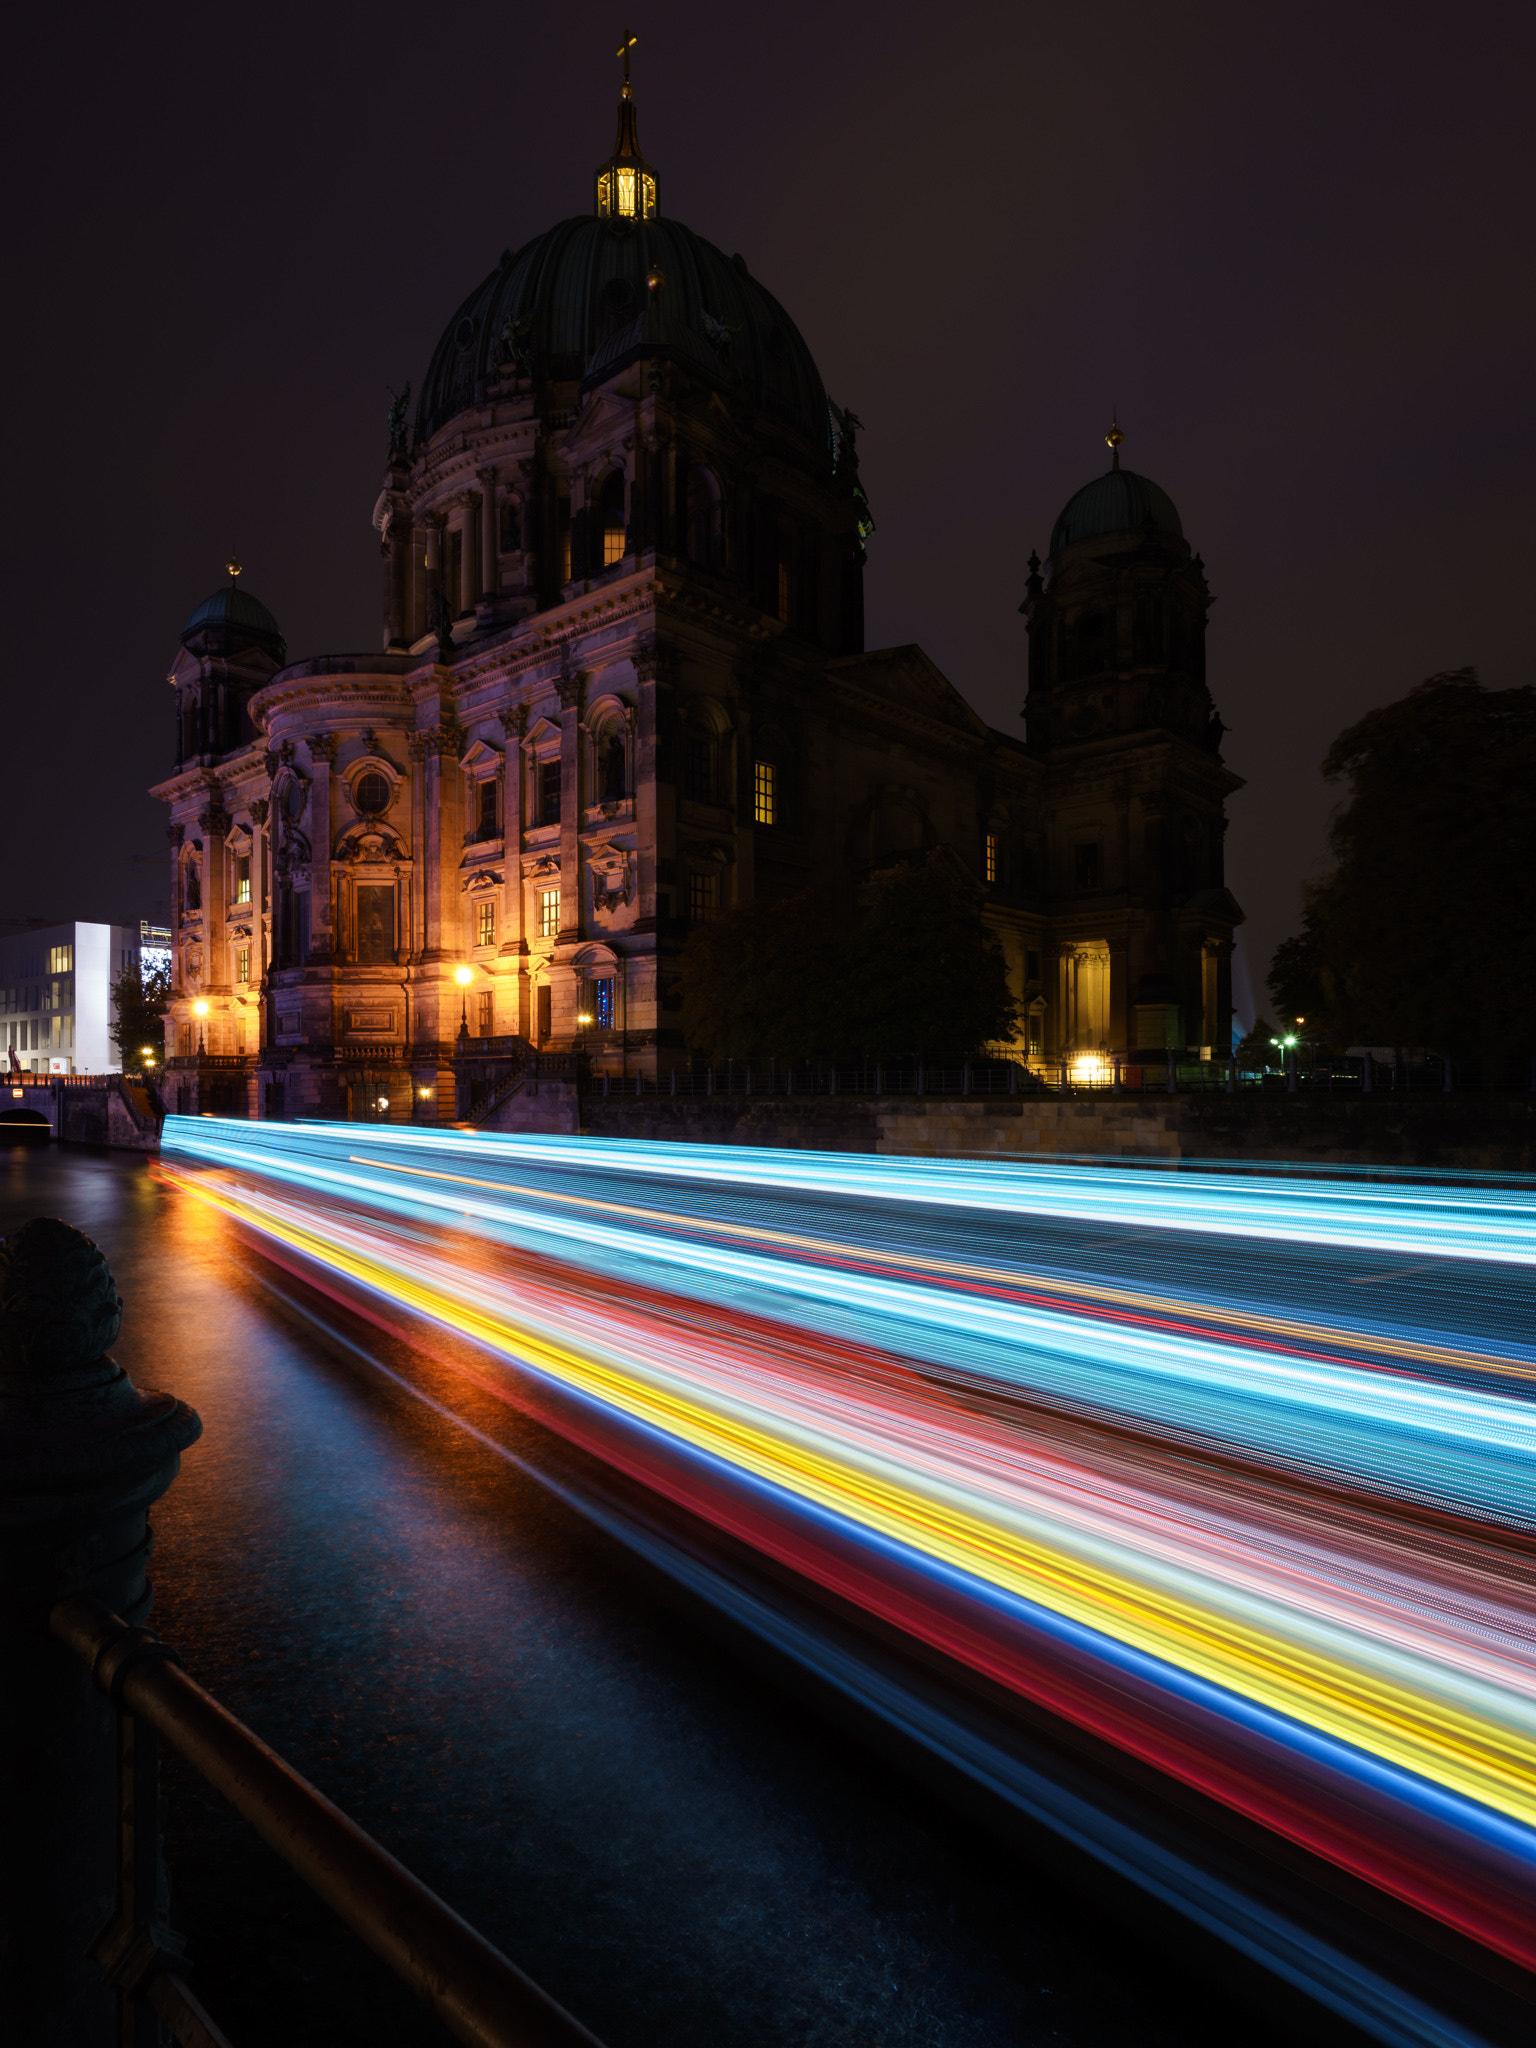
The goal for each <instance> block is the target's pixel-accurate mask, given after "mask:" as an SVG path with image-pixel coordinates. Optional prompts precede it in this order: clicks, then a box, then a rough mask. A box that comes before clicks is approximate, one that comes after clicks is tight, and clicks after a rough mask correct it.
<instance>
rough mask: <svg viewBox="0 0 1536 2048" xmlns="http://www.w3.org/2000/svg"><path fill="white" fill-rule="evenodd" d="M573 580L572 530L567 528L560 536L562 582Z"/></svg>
mask: <svg viewBox="0 0 1536 2048" xmlns="http://www.w3.org/2000/svg"><path fill="white" fill-rule="evenodd" d="M570 580H571V529H570V528H569V527H568V526H567V527H566V528H565V530H564V531H563V532H562V534H561V535H560V581H561V582H562V583H569V582H570Z"/></svg>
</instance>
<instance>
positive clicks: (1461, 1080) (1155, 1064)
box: [502, 1053, 1536, 1098]
mask: <svg viewBox="0 0 1536 2048" xmlns="http://www.w3.org/2000/svg"><path fill="white" fill-rule="evenodd" d="M585 1085H586V1086H587V1087H588V1088H589V1089H590V1091H591V1092H592V1093H594V1094H600V1095H604V1096H624V1095H628V1096H661V1095H667V1096H700V1095H705V1096H712V1095H720V1096H730V1097H747V1096H753V1095H769V1096H795V1095H801V1096H836V1095H844V1096H866V1097H867V1096H885V1095H901V1096H961V1097H967V1096H983V1097H988V1096H999V1095H1008V1096H1041V1095H1058V1096H1078V1095H1086V1096H1095V1095H1187V1094H1203V1095H1217V1094H1228V1095H1244V1096H1247V1097H1250V1098H1252V1097H1255V1096H1258V1097H1262V1096H1276V1097H1278V1096H1283V1095H1308V1096H1317V1095H1337V1096H1340V1097H1347V1096H1360V1097H1364V1096H1372V1095H1384V1094H1385V1095H1398V1096H1410V1095H1413V1096H1423V1095H1449V1094H1458V1095H1463V1094H1510V1093H1533V1092H1536V1061H1533V1063H1532V1065H1531V1068H1530V1071H1529V1072H1528V1073H1526V1074H1524V1075H1513V1074H1509V1073H1489V1072H1487V1071H1486V1070H1485V1069H1483V1068H1482V1067H1480V1066H1478V1065H1474V1064H1473V1063H1472V1062H1470V1061H1469V1062H1466V1063H1457V1062H1454V1061H1450V1060H1446V1059H1434V1060H1428V1061H1415V1062H1406V1061H1398V1062H1392V1061H1386V1060H1376V1059H1371V1058H1362V1057H1360V1056H1354V1057H1347V1056H1343V1055H1339V1056H1335V1057H1330V1058H1326V1059H1316V1060H1312V1061H1310V1062H1306V1063H1301V1062H1296V1063H1292V1064H1290V1065H1288V1066H1287V1067H1285V1068H1283V1069H1274V1068H1261V1067H1252V1066H1245V1065H1242V1064H1240V1063H1239V1062H1238V1061H1236V1060H1206V1059H1185V1058H1183V1057H1181V1056H1180V1055H1178V1054H1177V1053H1174V1054H1171V1055H1167V1056H1164V1055H1158V1054H1152V1055H1147V1054H1140V1055H1134V1056H1131V1055H1125V1054H1114V1053H1103V1054H1097V1053H1095V1054H1077V1055H1074V1056H1072V1057H1069V1058H1067V1059H1061V1060H1042V1059H1039V1058H1031V1059H1030V1060H1029V1061H1028V1062H1027V1063H1026V1062H1024V1061H1022V1060H962V1061H958V1062H945V1063H939V1062H927V1061H922V1060H907V1061H895V1062H885V1061H861V1062H845V1061H837V1060H795V1061H786V1060H761V1061H759V1060H751V1061H745V1060H734V1061H729V1062H727V1063H726V1064H725V1065H724V1066H712V1065H711V1066H699V1065H697V1064H694V1063H690V1064H689V1065H687V1066H674V1067H673V1068H671V1069H670V1070H669V1071H666V1072H662V1073H657V1074H616V1073H612V1072H609V1071H606V1070H604V1071H601V1072H598V1073H594V1074H592V1075H591V1076H590V1077H588V1078H587V1079H586V1084H585ZM502 1092H505V1090H503V1091H502Z"/></svg>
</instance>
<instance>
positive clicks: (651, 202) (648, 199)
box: [644, 173, 656, 220]
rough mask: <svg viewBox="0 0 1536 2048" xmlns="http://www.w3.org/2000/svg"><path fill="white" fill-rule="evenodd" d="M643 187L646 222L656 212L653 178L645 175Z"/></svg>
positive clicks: (654, 181)
mask: <svg viewBox="0 0 1536 2048" xmlns="http://www.w3.org/2000/svg"><path fill="white" fill-rule="evenodd" d="M644 187H645V217H646V219H647V220H649V219H650V218H651V216H652V215H653V214H654V213H655V211H656V180H655V179H654V178H653V177H651V176H650V175H649V173H647V175H646V177H645V180H644Z"/></svg>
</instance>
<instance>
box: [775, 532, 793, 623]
mask: <svg viewBox="0 0 1536 2048" xmlns="http://www.w3.org/2000/svg"><path fill="white" fill-rule="evenodd" d="M795 583H796V577H795V529H794V528H793V526H791V525H790V523H789V521H788V520H787V519H781V520H780V521H779V532H778V582H777V587H776V593H775V594H776V598H777V604H776V613H777V616H778V617H779V618H780V619H781V620H782V621H783V623H784V624H785V625H786V626H792V625H793V624H794V621H795V594H796V593H795Z"/></svg>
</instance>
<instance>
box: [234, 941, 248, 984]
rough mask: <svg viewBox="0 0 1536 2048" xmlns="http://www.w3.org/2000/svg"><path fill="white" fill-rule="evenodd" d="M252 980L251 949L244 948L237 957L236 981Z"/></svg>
mask: <svg viewBox="0 0 1536 2048" xmlns="http://www.w3.org/2000/svg"><path fill="white" fill-rule="evenodd" d="M250 978H251V949H250V947H249V946H242V947H241V948H240V950H239V951H238V952H237V953H236V955H235V979H236V981H249V980H250Z"/></svg>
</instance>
